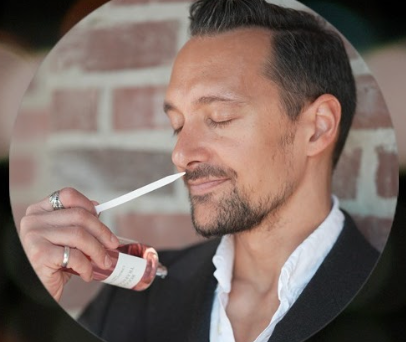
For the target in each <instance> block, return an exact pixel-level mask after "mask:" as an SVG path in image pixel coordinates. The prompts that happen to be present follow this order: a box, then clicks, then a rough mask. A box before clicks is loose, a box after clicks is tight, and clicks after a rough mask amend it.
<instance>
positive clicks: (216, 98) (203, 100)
mask: <svg viewBox="0 0 406 342" xmlns="http://www.w3.org/2000/svg"><path fill="white" fill-rule="evenodd" d="M213 102H232V103H237V104H240V103H243V102H244V101H241V100H237V99H235V98H231V97H221V96H202V97H200V98H198V99H197V100H195V101H193V104H204V105H207V104H211V103H213ZM163 109H164V112H165V113H168V112H169V111H171V110H176V107H175V106H174V105H173V104H171V103H170V102H168V101H164V106H163Z"/></svg>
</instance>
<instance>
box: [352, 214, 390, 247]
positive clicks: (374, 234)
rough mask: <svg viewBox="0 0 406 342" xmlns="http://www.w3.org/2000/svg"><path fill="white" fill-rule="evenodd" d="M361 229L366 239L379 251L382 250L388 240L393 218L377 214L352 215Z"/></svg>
mask: <svg viewBox="0 0 406 342" xmlns="http://www.w3.org/2000/svg"><path fill="white" fill-rule="evenodd" d="M352 217H353V218H354V220H355V222H356V224H357V226H358V228H359V230H360V231H361V233H362V234H363V235H364V236H365V237H366V239H367V240H368V241H369V242H370V243H371V244H372V246H374V247H375V248H376V249H378V250H379V251H382V250H383V249H384V247H385V244H386V242H387V240H388V237H389V233H390V231H391V228H392V224H393V219H390V218H381V217H376V216H357V215H352Z"/></svg>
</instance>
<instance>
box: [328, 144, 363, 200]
mask: <svg viewBox="0 0 406 342" xmlns="http://www.w3.org/2000/svg"><path fill="white" fill-rule="evenodd" d="M361 156H362V150H361V149H359V148H357V149H354V150H352V151H351V152H346V151H344V152H343V154H342V155H341V157H340V160H339V162H338V165H337V169H336V170H335V173H334V177H333V192H334V194H336V195H337V196H338V197H339V198H341V199H354V198H356V196H357V182H358V177H359V173H360V165H361Z"/></svg>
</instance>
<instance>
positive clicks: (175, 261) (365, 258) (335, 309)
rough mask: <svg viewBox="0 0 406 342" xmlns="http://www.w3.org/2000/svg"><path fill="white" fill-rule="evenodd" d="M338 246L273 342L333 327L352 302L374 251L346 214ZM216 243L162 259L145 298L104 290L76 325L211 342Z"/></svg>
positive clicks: (116, 337) (136, 337)
mask: <svg viewBox="0 0 406 342" xmlns="http://www.w3.org/2000/svg"><path fill="white" fill-rule="evenodd" d="M345 217H346V219H345V224H344V228H343V230H342V232H341V234H340V235H339V237H338V239H337V242H336V243H335V245H334V246H333V248H332V250H331V251H330V253H329V254H328V255H327V257H326V258H325V260H324V261H323V263H322V264H321V266H320V267H319V269H318V270H317V272H316V274H315V275H314V276H313V278H312V279H311V280H310V282H309V284H308V285H307V286H306V287H305V289H304V290H303V292H302V293H301V295H300V296H299V298H298V299H297V301H296V302H295V303H294V305H293V306H292V308H291V309H290V310H289V311H288V312H287V314H286V315H285V317H284V318H283V319H282V320H281V321H280V322H279V323H278V324H277V325H276V327H275V330H274V332H273V334H272V336H271V338H270V339H269V342H280V341H284V342H285V341H289V342H298V341H303V340H305V339H306V338H309V337H310V336H312V335H313V334H314V333H316V332H317V331H319V330H320V329H321V328H323V327H324V326H325V325H326V324H328V323H329V322H330V321H331V320H333V319H334V318H335V317H336V316H337V315H338V314H339V313H340V312H341V311H342V310H343V309H344V308H345V307H346V306H347V304H349V302H350V301H351V300H352V299H353V297H354V296H355V295H356V294H357V292H358V291H359V289H360V288H361V287H362V285H363V284H364V283H365V281H366V280H367V278H368V276H369V274H370V273H371V271H372V270H373V268H374V266H375V264H376V262H377V260H378V258H379V255H380V254H379V252H378V251H376V250H375V249H374V248H373V247H372V246H371V245H370V244H369V243H368V242H367V241H366V240H365V238H364V237H363V236H362V234H361V233H360V232H359V230H358V229H357V228H356V226H355V224H354V222H353V220H352V219H351V217H350V216H349V215H348V214H347V213H345ZM219 241H220V240H219V239H214V240H210V241H208V242H205V243H203V244H198V245H194V246H191V247H189V248H186V249H183V250H180V251H166V252H164V251H162V252H160V254H159V255H160V260H161V261H162V263H163V264H164V265H166V266H167V267H168V270H169V272H168V276H167V277H166V278H165V279H156V280H155V281H154V283H153V284H152V285H151V287H150V288H149V289H147V290H145V291H143V292H135V291H132V290H126V289H121V288H118V287H114V286H110V285H106V286H105V288H103V290H102V291H101V292H100V294H99V295H98V296H97V297H96V298H95V300H94V301H92V303H91V304H90V305H89V306H88V307H87V308H86V310H85V311H84V312H83V314H82V316H81V317H80V318H79V321H80V322H81V323H82V324H83V325H84V326H86V327H87V328H88V329H89V330H91V331H92V332H94V333H95V334H96V335H98V336H99V337H101V338H103V339H105V340H106V341H109V342H130V341H131V342H133V341H139V342H141V341H145V342H147V341H148V342H158V341H159V342H162V341H169V342H172V341H174V342H175V341H176V342H181V341H190V342H208V341H209V329H210V316H211V307H212V302H213V293H214V290H215V288H216V284H217V283H216V279H215V278H214V276H213V272H214V270H215V269H214V266H213V263H212V257H213V254H214V253H215V251H216V248H217V246H218V244H219Z"/></svg>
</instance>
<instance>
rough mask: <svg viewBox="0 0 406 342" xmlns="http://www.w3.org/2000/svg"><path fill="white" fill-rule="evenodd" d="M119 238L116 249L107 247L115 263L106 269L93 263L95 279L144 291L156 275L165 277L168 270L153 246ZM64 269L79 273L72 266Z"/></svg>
mask: <svg viewBox="0 0 406 342" xmlns="http://www.w3.org/2000/svg"><path fill="white" fill-rule="evenodd" d="M117 238H118V240H119V242H120V244H119V246H118V247H117V248H116V249H107V253H108V254H109V256H110V257H111V259H112V260H113V264H112V265H111V266H110V268H108V269H105V270H104V269H101V268H99V267H98V266H96V264H94V263H92V265H93V280H98V281H101V282H103V283H106V284H110V285H114V286H119V287H123V288H126V289H132V290H135V291H143V290H145V289H146V288H148V287H149V286H150V285H151V284H152V282H153V281H154V279H155V277H157V276H158V277H160V278H165V276H166V275H167V273H168V270H167V268H166V267H165V266H163V265H162V264H161V263H160V262H159V258H158V253H157V251H156V250H155V249H154V248H153V247H151V246H148V245H144V244H142V243H139V242H137V241H134V240H130V239H126V238H123V237H117ZM63 270H64V271H66V272H69V273H71V274H75V275H78V274H77V273H76V272H75V271H73V270H72V269H70V268H65V269H63Z"/></svg>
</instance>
